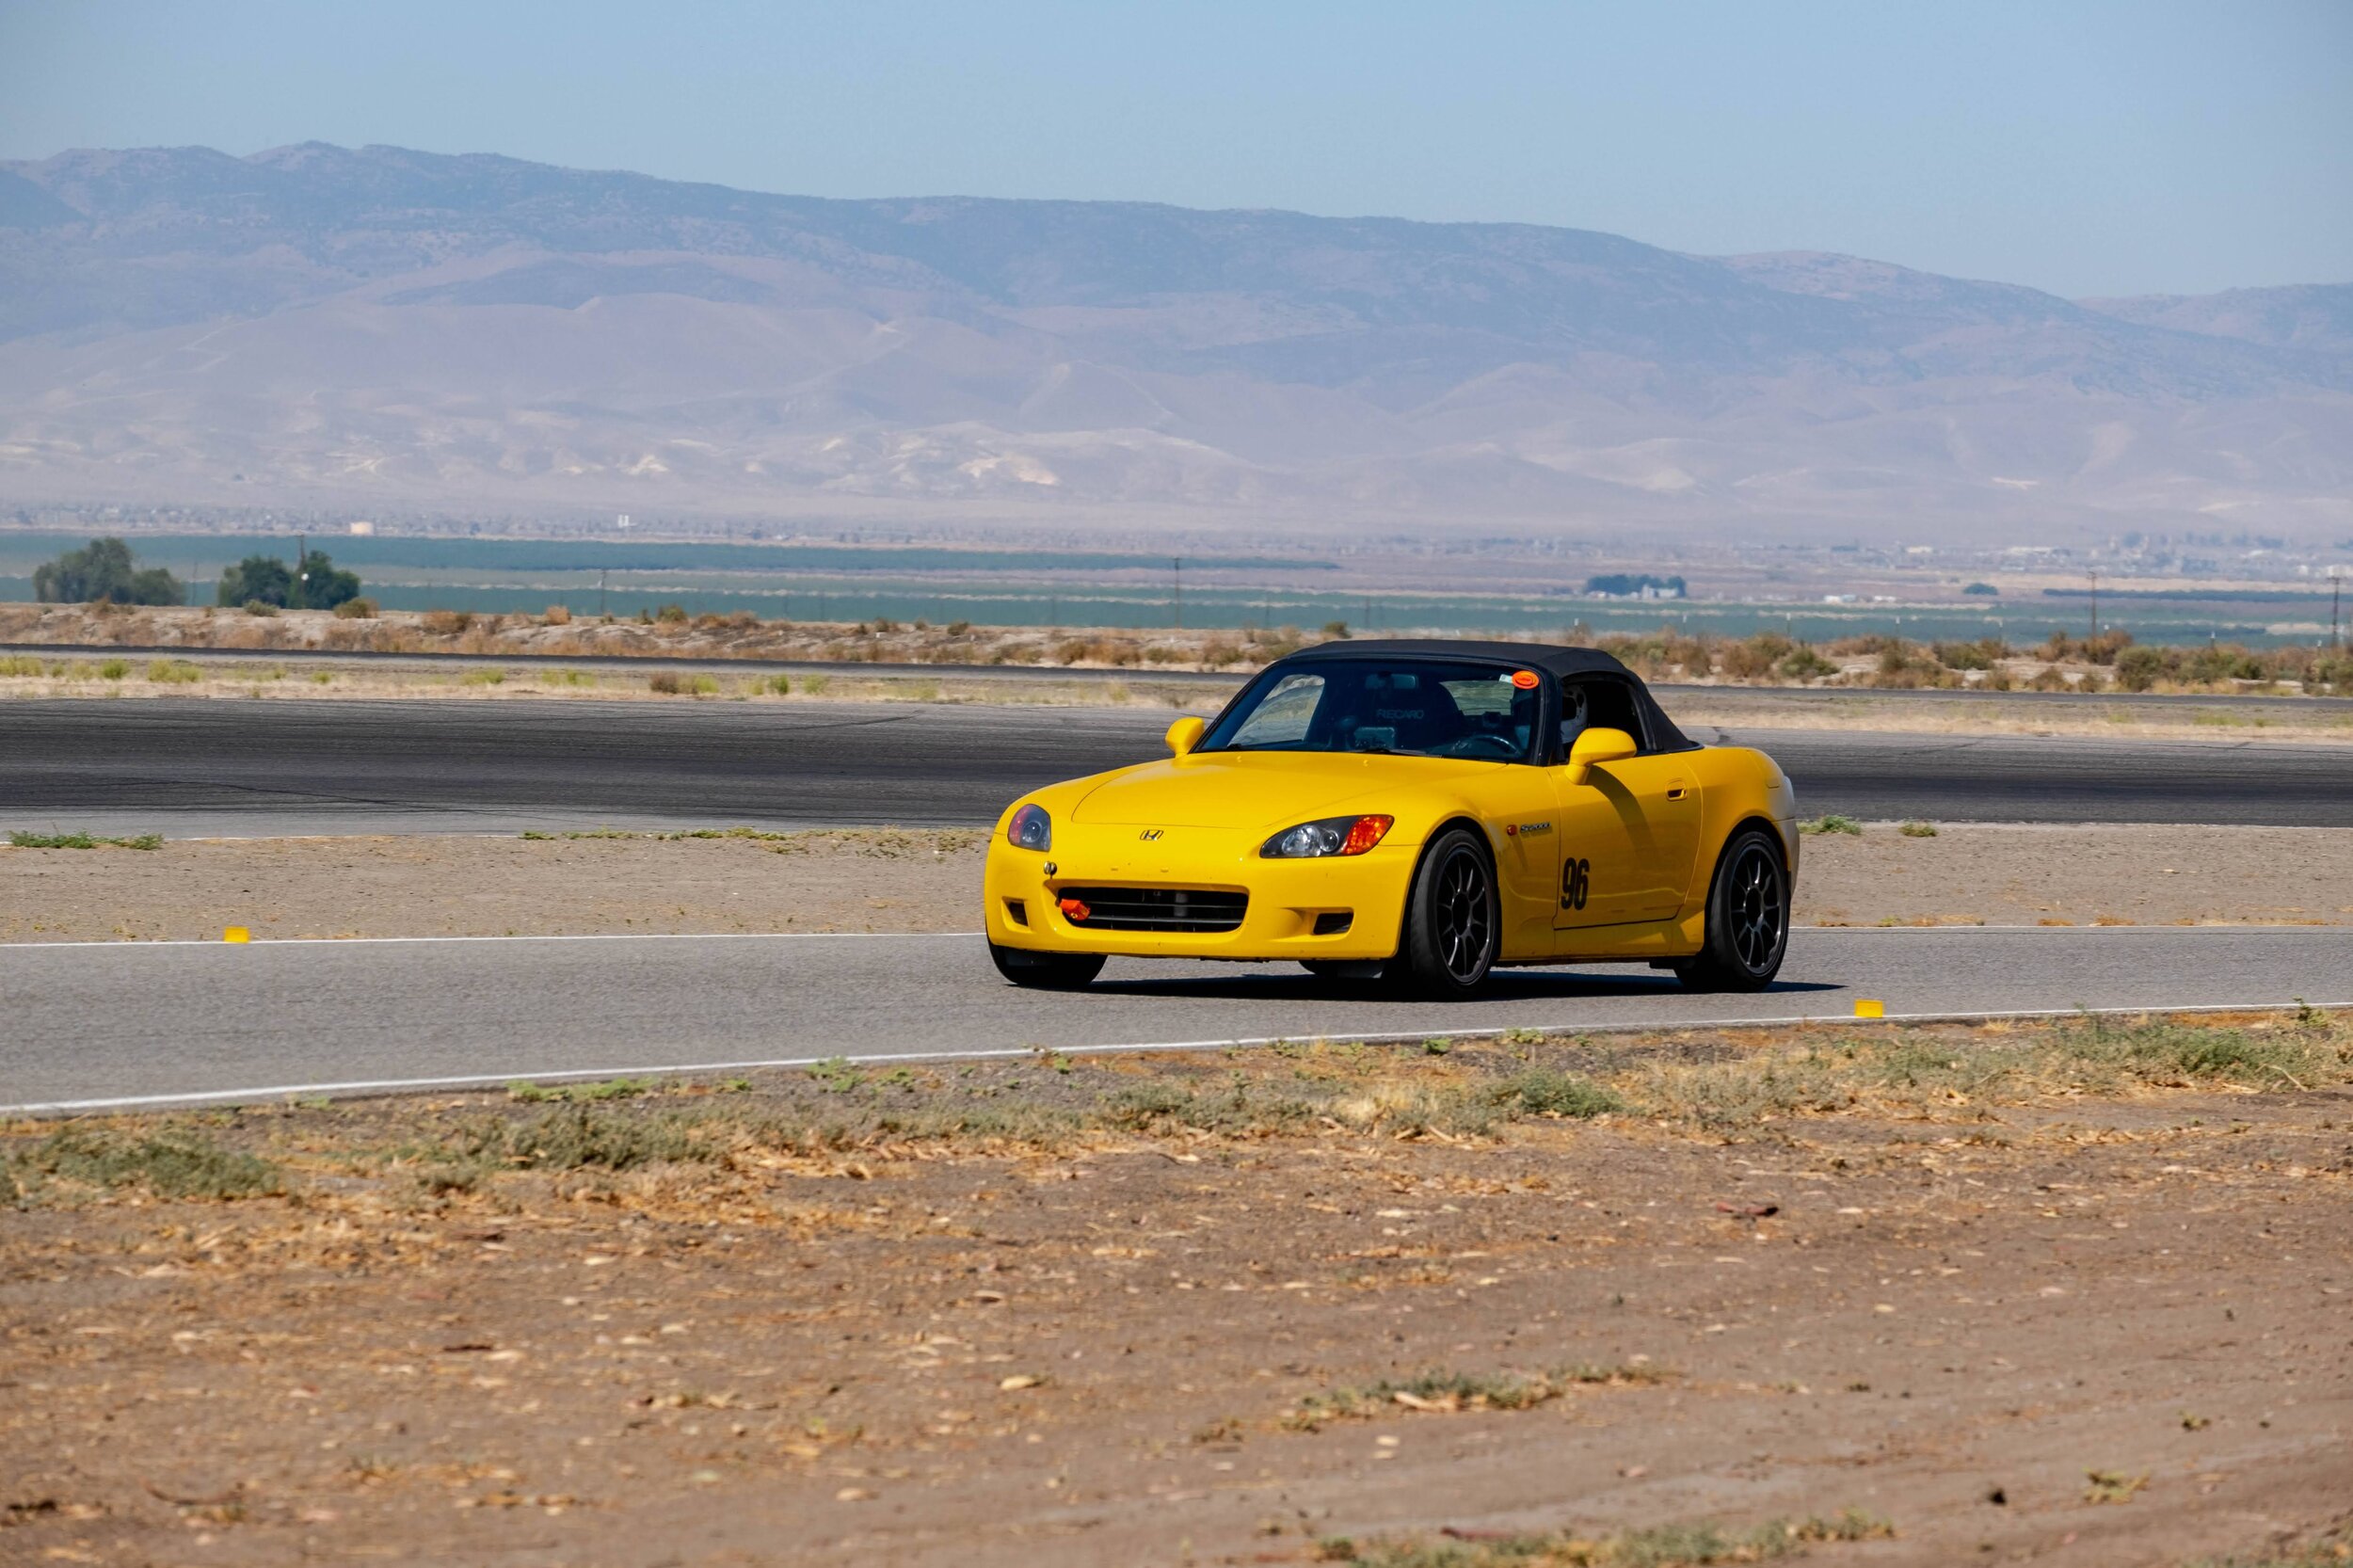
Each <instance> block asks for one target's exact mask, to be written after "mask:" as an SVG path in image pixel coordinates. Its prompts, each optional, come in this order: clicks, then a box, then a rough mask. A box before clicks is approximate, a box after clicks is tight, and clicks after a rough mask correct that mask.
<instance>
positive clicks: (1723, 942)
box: [1675, 827, 1789, 991]
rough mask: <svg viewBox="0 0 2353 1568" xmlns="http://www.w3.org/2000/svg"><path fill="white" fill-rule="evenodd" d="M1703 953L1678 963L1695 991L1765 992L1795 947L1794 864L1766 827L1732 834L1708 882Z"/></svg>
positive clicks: (1683, 978) (1681, 974) (1680, 973)
mask: <svg viewBox="0 0 2353 1568" xmlns="http://www.w3.org/2000/svg"><path fill="white" fill-rule="evenodd" d="M1705 932H1706V935H1705V938H1704V939H1703V941H1702V944H1701V947H1700V951H1699V952H1696V953H1694V954H1693V955H1692V956H1690V957H1689V958H1687V959H1684V960H1683V961H1682V962H1680V963H1678V964H1677V965H1675V978H1676V979H1678V980H1680V981H1682V982H1683V984H1685V985H1687V986H1689V988H1690V989H1692V990H1694V991H1762V990H1763V989H1765V987H1766V986H1768V985H1770V984H1772V983H1773V976H1775V975H1777V974H1779V973H1780V972H1781V961H1782V958H1783V957H1784V955H1785V954H1786V953H1787V952H1788V951H1789V868H1788V866H1787V865H1786V864H1785V862H1784V861H1783V859H1782V855H1781V845H1780V844H1779V843H1778V842H1777V841H1776V840H1774V838H1773V836H1772V835H1771V834H1770V833H1768V832H1766V831H1765V830H1764V829H1763V828H1761V827H1744V828H1742V829H1741V830H1740V831H1739V832H1737V833H1736V834H1734V835H1733V836H1732V840H1731V841H1730V842H1729V843H1727V844H1725V845H1724V852H1723V854H1722V855H1721V856H1718V857H1717V860H1716V875H1715V879H1714V881H1712V882H1711V883H1710V884H1709V885H1708V889H1707V913H1706V924H1705Z"/></svg>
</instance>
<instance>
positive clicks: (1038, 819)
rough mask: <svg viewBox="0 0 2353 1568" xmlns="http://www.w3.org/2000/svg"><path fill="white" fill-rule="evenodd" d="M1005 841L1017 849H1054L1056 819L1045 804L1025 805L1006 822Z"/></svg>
mask: <svg viewBox="0 0 2353 1568" xmlns="http://www.w3.org/2000/svg"><path fill="white" fill-rule="evenodd" d="M1005 842H1007V843H1009V844H1011V845H1013V847H1014V848H1016V849H1052V848H1053V847H1054V819H1053V818H1051V817H1049V816H1048V815H1047V814H1046V808H1045V807H1043V806H1024V807H1023V808H1021V809H1020V810H1018V811H1016V812H1015V813H1014V814H1013V821H1011V822H1009V823H1007V824H1005Z"/></svg>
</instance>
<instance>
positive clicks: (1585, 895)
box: [1553, 676, 1701, 931]
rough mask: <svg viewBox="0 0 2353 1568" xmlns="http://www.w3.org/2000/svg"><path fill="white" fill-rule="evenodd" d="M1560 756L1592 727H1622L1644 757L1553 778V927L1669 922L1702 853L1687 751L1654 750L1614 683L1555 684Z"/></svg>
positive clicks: (1627, 693)
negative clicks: (1556, 829)
mask: <svg viewBox="0 0 2353 1568" xmlns="http://www.w3.org/2000/svg"><path fill="white" fill-rule="evenodd" d="M1561 686H1562V690H1561V707H1560V712H1561V735H1560V738H1559V739H1560V750H1559V753H1558V755H1559V757H1560V758H1561V759H1562V760H1563V764H1564V763H1565V759H1566V758H1567V756H1568V750H1569V746H1570V745H1571V744H1573V743H1574V742H1575V740H1576V738H1577V734H1578V733H1579V732H1581V731H1583V730H1585V729H1588V728H1607V729H1623V730H1625V732H1626V733H1627V734H1629V735H1631V736H1633V737H1634V741H1635V744H1637V745H1638V746H1641V747H1642V748H1643V749H1642V751H1641V753H1640V754H1639V755H1637V756H1633V757H1627V758H1623V759H1621V760H1618V761H1615V762H1605V763H1599V764H1596V765H1595V766H1593V768H1591V769H1589V770H1588V771H1587V774H1586V777H1585V779H1584V781H1583V782H1582V783H1577V784H1572V783H1570V782H1569V779H1568V770H1567V768H1566V766H1565V765H1557V766H1556V767H1555V768H1554V770H1553V772H1554V776H1555V778H1556V780H1557V786H1556V788H1557V790H1558V794H1559V799H1560V810H1561V883H1560V889H1559V899H1558V907H1557V909H1556V911H1555V915H1554V925H1555V928H1556V929H1559V930H1563V931H1566V930H1574V929H1578V928H1582V927H1588V926H1600V925H1625V924H1631V923H1635V922H1638V921H1647V920H1672V919H1673V918H1674V917H1675V916H1676V915H1678V914H1680V913H1681V912H1682V907H1683V900H1684V893H1685V889H1686V888H1688V887H1689V882H1690V873H1691V860H1692V856H1694V855H1696V854H1697V853H1698V848H1699V833H1700V820H1701V811H1700V805H1701V802H1700V780H1699V774H1698V771H1697V770H1696V769H1695V768H1693V767H1692V766H1691V762H1690V758H1691V754H1690V753H1689V752H1656V751H1652V750H1650V749H1649V748H1650V744H1651V737H1650V734H1649V730H1648V727H1647V725H1646V724H1645V722H1644V720H1643V715H1642V712H1641V704H1639V703H1637V702H1636V701H1635V700H1634V694H1633V691H1632V689H1631V688H1630V687H1629V686H1627V684H1626V683H1625V681H1624V680H1618V679H1615V678H1612V677H1607V676H1594V677H1587V678H1580V679H1577V680H1566V681H1563V682H1562V683H1561Z"/></svg>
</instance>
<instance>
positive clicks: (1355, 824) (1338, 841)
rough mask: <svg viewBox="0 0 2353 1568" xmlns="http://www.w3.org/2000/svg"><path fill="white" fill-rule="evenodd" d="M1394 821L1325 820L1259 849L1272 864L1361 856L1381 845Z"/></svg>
mask: <svg viewBox="0 0 2353 1568" xmlns="http://www.w3.org/2000/svg"><path fill="white" fill-rule="evenodd" d="M1396 821H1397V819H1396V818H1395V817H1324V818H1322V819H1321V820H1319V821H1316V822H1304V823H1301V824H1299V825H1298V826H1297V827H1287V828H1285V829H1283V831H1282V832H1280V833H1277V834H1276V835H1275V836H1274V837H1273V838H1272V839H1269V840H1267V841H1266V842H1265V843H1263V844H1261V845H1259V846H1258V853H1259V854H1260V855H1263V856H1267V857H1268V858H1269V859H1272V860H1317V859H1321V858H1322V857H1323V856H1328V855H1362V854H1364V853H1365V851H1367V850H1369V849H1370V848H1371V847H1372V846H1373V845H1375V844H1377V843H1379V842H1380V841H1381V839H1382V836H1383V835H1384V834H1385V833H1387V832H1388V831H1389V826H1390V824H1393V823H1395V822H1396Z"/></svg>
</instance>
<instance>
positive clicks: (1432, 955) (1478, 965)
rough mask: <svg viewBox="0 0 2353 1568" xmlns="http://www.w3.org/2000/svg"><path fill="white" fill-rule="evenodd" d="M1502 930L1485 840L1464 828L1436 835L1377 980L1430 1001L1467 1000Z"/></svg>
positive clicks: (1480, 979)
mask: <svg viewBox="0 0 2353 1568" xmlns="http://www.w3.org/2000/svg"><path fill="white" fill-rule="evenodd" d="M1502 927H1503V911H1502V907H1501V904H1500V902H1499V901H1498V900H1497V896H1496V873H1495V867H1494V866H1493V865H1491V864H1490V863H1489V862H1488V859H1487V845H1486V842H1485V840H1482V839H1481V838H1480V837H1479V835H1478V834H1476V833H1473V832H1472V831H1470V829H1468V828H1465V827H1457V828H1453V829H1451V830H1449V831H1448V832H1445V833H1442V834H1440V835H1439V836H1438V839H1437V841H1436V842H1435V843H1433V844H1432V845H1431V846H1430V852H1429V853H1428V854H1427V855H1424V856H1422V861H1421V866H1420V868H1419V869H1418V870H1417V871H1416V872H1414V886H1413V889H1412V891H1411V892H1410V893H1408V894H1407V895H1406V900H1405V931H1404V934H1403V940H1401V942H1400V943H1399V944H1398V951H1397V956H1396V957H1395V958H1392V959H1391V960H1389V963H1388V965H1387V967H1386V968H1385V970H1384V978H1385V979H1387V980H1389V981H1391V982H1392V983H1393V984H1396V985H1397V986H1398V988H1399V989H1401V990H1403V991H1407V992H1410V993H1412V994H1414V995H1417V996H1423V997H1428V998H1431V999H1432V1000H1439V1001H1455V1000H1463V999H1465V998H1467V997H1470V996H1472V995H1473V994H1475V993H1476V992H1477V991H1478V989H1479V987H1480V986H1481V984H1484V983H1485V981H1486V979H1487V971H1488V970H1489V969H1490V968H1493V967H1494V966H1495V961H1496V954H1497V948H1498V946H1499V944H1500V942H1501V940H1502Z"/></svg>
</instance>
